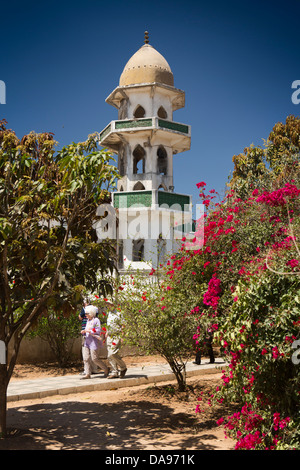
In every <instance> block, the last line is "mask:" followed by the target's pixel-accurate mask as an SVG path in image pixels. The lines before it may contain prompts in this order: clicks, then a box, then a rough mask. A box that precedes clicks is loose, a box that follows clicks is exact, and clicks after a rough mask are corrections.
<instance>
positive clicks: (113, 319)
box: [105, 301, 127, 379]
mask: <svg viewBox="0 0 300 470" xmlns="http://www.w3.org/2000/svg"><path fill="white" fill-rule="evenodd" d="M107 304H108V307H109V310H108V313H107V325H106V326H107V330H106V334H105V338H106V345H107V360H108V362H109V364H110V365H111V375H110V376H109V377H108V378H109V379H116V378H118V377H120V378H121V379H122V378H123V377H125V374H126V372H127V367H126V364H125V362H124V361H123V359H122V357H121V356H120V348H121V337H120V331H121V325H120V315H119V313H118V311H117V309H116V308H115V306H114V304H113V303H111V302H108V301H107Z"/></svg>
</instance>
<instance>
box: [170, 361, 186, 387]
mask: <svg viewBox="0 0 300 470" xmlns="http://www.w3.org/2000/svg"><path fill="white" fill-rule="evenodd" d="M168 363H169V366H170V367H171V369H172V372H173V373H174V375H175V377H176V380H177V384H178V389H179V391H180V392H184V391H185V389H186V373H185V364H183V363H179V362H177V361H176V360H174V359H171V360H168Z"/></svg>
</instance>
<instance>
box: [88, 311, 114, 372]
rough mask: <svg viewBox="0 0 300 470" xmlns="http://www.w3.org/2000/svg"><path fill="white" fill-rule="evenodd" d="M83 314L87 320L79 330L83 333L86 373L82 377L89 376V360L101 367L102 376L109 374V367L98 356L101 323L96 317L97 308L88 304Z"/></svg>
mask: <svg viewBox="0 0 300 470" xmlns="http://www.w3.org/2000/svg"><path fill="white" fill-rule="evenodd" d="M85 314H86V316H87V322H86V326H85V329H84V330H82V331H81V333H82V334H83V335H85V340H84V345H83V349H82V354H83V362H84V370H85V372H86V375H84V376H83V377H82V379H90V378H91V362H94V363H95V364H97V365H98V366H99V367H100V368H101V369H103V370H104V377H107V376H108V374H109V370H110V369H109V367H107V365H106V364H105V363H104V362H103V361H101V359H100V358H99V349H100V347H101V344H102V340H101V336H100V335H101V323H100V320H99V318H97V316H96V315H97V308H96V307H94V306H93V305H88V306H87V307H86V308H85Z"/></svg>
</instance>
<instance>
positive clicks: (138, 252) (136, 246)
mask: <svg viewBox="0 0 300 470" xmlns="http://www.w3.org/2000/svg"><path fill="white" fill-rule="evenodd" d="M144 246H145V241H144V240H142V239H140V240H133V241H132V261H143V259H144Z"/></svg>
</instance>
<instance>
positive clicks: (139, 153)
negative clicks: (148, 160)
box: [132, 144, 146, 175]
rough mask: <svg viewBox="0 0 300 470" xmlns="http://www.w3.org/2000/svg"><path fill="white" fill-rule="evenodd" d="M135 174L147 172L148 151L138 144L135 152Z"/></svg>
mask: <svg viewBox="0 0 300 470" xmlns="http://www.w3.org/2000/svg"><path fill="white" fill-rule="evenodd" d="M132 155H133V174H134V175H137V174H142V173H145V157H146V152H145V150H144V149H143V147H142V146H141V145H140V144H138V145H137V146H136V147H135V149H134V151H133V153H132Z"/></svg>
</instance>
